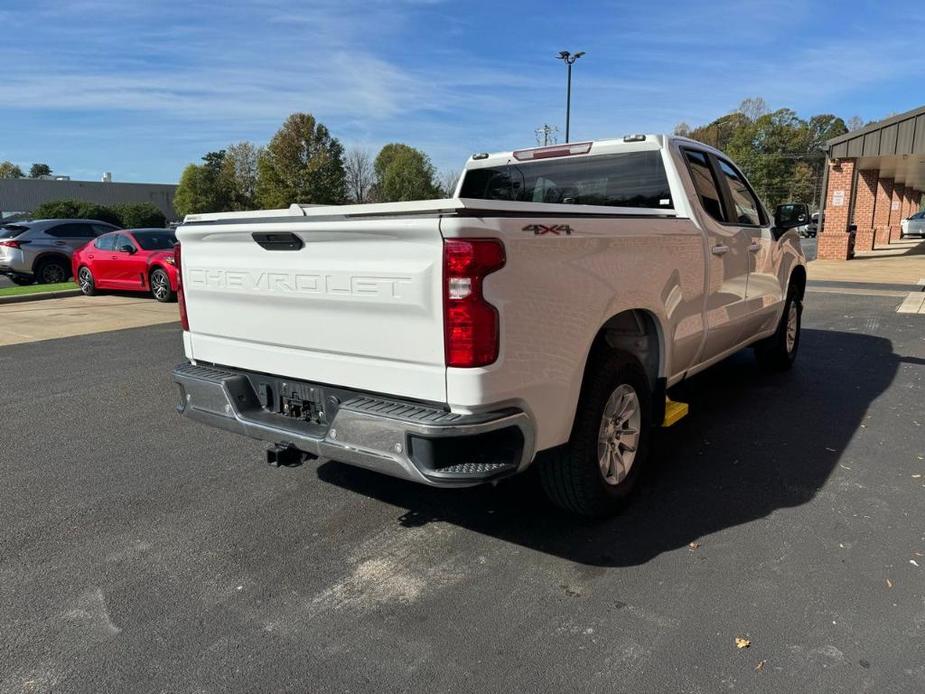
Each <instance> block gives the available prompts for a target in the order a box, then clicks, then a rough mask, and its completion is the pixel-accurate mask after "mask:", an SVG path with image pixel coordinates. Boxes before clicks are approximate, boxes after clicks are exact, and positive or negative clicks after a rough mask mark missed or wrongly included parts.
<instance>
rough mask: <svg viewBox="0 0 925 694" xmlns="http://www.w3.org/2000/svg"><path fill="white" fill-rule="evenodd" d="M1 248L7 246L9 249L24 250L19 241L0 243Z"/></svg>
mask: <svg viewBox="0 0 925 694" xmlns="http://www.w3.org/2000/svg"><path fill="white" fill-rule="evenodd" d="M0 246H6V247H7V248H22V244H21V243H20V242H19V241H0Z"/></svg>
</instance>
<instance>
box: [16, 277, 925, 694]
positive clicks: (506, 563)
mask: <svg viewBox="0 0 925 694" xmlns="http://www.w3.org/2000/svg"><path fill="white" fill-rule="evenodd" d="M898 303H899V299H897V298H895V297H888V296H863V295H857V294H853V295H841V294H832V293H813V294H810V295H808V299H807V307H806V312H805V325H804V333H803V342H802V347H801V355H800V358H799V361H798V364H797V367H796V368H795V369H794V371H792V372H790V373H788V374H785V375H774V376H771V375H765V374H762V373H761V372H759V371H758V370H757V368H756V366H755V364H754V362H753V360H752V358H751V355H750V354H749V353H747V352H746V353H743V354H741V355H738V356H737V357H735V358H733V359H732V360H730V361H728V362H726V363H725V364H722V365H720V366H719V367H717V368H714V369H712V370H711V371H709V372H707V373H705V374H703V375H701V376H699V377H697V378H696V379H694V380H693V381H692V382H691V383H690V384H688V385H687V386H685V387H684V394H685V397H687V398H688V401H689V402H690V403H691V409H692V413H691V415H690V416H689V417H688V419H687V420H685V421H684V422H682V423H681V424H679V425H678V426H677V427H676V428H674V429H671V430H667V431H665V432H663V434H662V435H661V436H660V437H659V438H658V441H657V453H656V456H655V460H654V461H653V462H654V464H653V466H652V468H651V469H650V471H649V474H648V475H647V477H646V478H645V480H644V482H643V486H642V489H641V491H640V494H639V496H638V497H637V499H636V501H635V503H634V504H633V505H632V506H631V507H630V508H629V509H628V510H627V511H626V512H625V513H623V514H622V515H621V516H619V517H617V518H614V519H612V520H609V521H606V522H603V523H591V522H587V521H579V520H575V519H573V518H571V517H568V516H566V515H564V514H562V513H559V512H558V511H555V510H554V509H552V508H551V507H550V506H548V505H547V503H546V502H545V501H543V499H542V497H541V496H540V495H539V492H538V490H537V489H536V487H535V480H534V479H533V478H532V477H530V476H524V477H522V478H517V479H514V480H510V481H508V482H506V483H503V484H500V485H499V486H497V487H494V488H493V487H488V488H478V489H471V490H457V491H437V490H430V489H427V488H423V487H419V486H414V485H411V484H409V483H405V482H401V481H398V480H392V479H389V478H385V477H381V476H377V475H375V474H373V473H369V472H364V471H361V470H357V469H353V468H350V467H346V466H343V465H340V464H337V463H333V462H324V463H322V464H321V465H317V464H308V465H305V466H302V467H299V468H288V469H273V468H270V467H268V466H267V465H266V464H265V463H263V462H262V460H263V446H262V444H260V443H258V442H253V441H250V440H246V439H242V438H239V437H237V436H234V435H231V434H226V433H224V432H220V431H217V430H214V429H209V428H205V427H202V426H199V425H197V424H194V423H191V422H188V421H186V420H181V419H180V418H179V417H178V416H177V415H176V414H175V412H174V405H175V392H174V386H173V385H172V383H171V382H170V378H169V370H170V368H171V367H173V366H174V365H175V364H176V363H179V362H180V361H181V360H182V351H181V345H180V333H179V328H178V326H177V325H176V324H173V323H171V324H161V325H154V326H150V327H144V328H137V329H130V330H122V331H116V332H108V333H99V334H94V335H84V336H78V337H71V338H67V339H60V340H48V341H43V342H36V343H31V344H22V345H13V346H7V347H2V348H0V374H3V375H2V381H0V383H2V398H0V436H2V442H3V443H2V447H0V451H2V455H0V475H2V480H3V484H2V485H0V538H2V539H0V546H2V548H3V551H2V554H0V611H2V614H0V644H2V647H0V691H2V692H37V691H56V692H57V691H62V692H71V691H81V692H102V691H131V692H161V691H171V692H213V691H227V690H234V691H246V692H252V691H294V692H302V691H368V690H371V689H376V690H378V691H410V690H414V691H422V690H423V691H433V692H442V691H488V692H495V691H499V692H500V691H505V692H507V691H537V692H562V691H603V692H716V691H720V690H728V691H743V692H782V691H801V692H809V691H813V692H816V691H818V692H822V691H826V692H829V691H838V692H859V691H871V692H899V691H902V692H907V691H909V692H911V691H923V690H925V661H923V658H922V654H923V652H925V535H923V533H925V503H923V501H925V460H923V458H925V434H923V425H925V412H923V411H922V407H921V404H922V402H923V386H925V381H923V374H925V322H923V321H925V319H923V318H922V317H921V316H916V315H903V314H897V313H895V307H896V305H897V304H898ZM736 637H741V638H744V639H748V640H749V641H750V643H751V645H750V647H748V648H743V649H738V648H736V646H735V643H734V640H735V638H736Z"/></svg>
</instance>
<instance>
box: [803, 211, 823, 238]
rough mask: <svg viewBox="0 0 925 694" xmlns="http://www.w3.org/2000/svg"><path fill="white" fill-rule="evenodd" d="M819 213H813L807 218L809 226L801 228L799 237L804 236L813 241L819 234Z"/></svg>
mask: <svg viewBox="0 0 925 694" xmlns="http://www.w3.org/2000/svg"><path fill="white" fill-rule="evenodd" d="M819 217H820V213H819V212H813V213H812V215H811V216H810V218H809V224H807V225H806V226H805V227H801V229H800V236H805V237H806V238H810V239H814V238H816V236H817V235H818V234H819Z"/></svg>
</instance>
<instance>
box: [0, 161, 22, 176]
mask: <svg viewBox="0 0 925 694" xmlns="http://www.w3.org/2000/svg"><path fill="white" fill-rule="evenodd" d="M24 176H25V174H24V173H23V172H22V169H20V168H19V167H18V166H16V164H14V163H13V162H11V161H2V162H0V178H23V177H24Z"/></svg>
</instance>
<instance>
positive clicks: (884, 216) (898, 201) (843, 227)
mask: <svg viewBox="0 0 925 694" xmlns="http://www.w3.org/2000/svg"><path fill="white" fill-rule="evenodd" d="M826 144H827V162H826V163H827V169H826V174H827V183H828V185H827V189H826V195H825V198H824V200H825V221H824V226H823V229H822V233H821V234H820V235H819V258H824V259H829V260H846V259H847V258H848V256H849V238H850V237H849V233H848V232H849V230H850V228H851V227H852V225H854V226H855V227H856V228H857V233H856V235H855V250H858V251H870V250H873V249H874V248H884V247H887V246H889V244H891V243H893V242H895V241H897V240H898V239H899V232H900V229H899V225H900V222H901V221H902V220H904V219H905V218H906V217H908V216H910V215H911V214H913V213H914V212H916V211H918V210H919V209H920V208H921V206H922V202H923V200H922V192H923V191H925V106H923V107H921V108H917V109H915V110H914V111H909V112H908V113H903V114H900V115H898V116H894V117H892V118H887V119H886V120H882V121H880V122H879V123H872V124H870V125H868V126H867V127H865V128H861V129H860V130H855V131H853V132H850V133H848V134H847V135H842V136H841V137H836V138H834V139H832V140H829V141H828V143H826Z"/></svg>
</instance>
